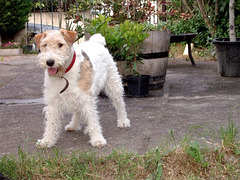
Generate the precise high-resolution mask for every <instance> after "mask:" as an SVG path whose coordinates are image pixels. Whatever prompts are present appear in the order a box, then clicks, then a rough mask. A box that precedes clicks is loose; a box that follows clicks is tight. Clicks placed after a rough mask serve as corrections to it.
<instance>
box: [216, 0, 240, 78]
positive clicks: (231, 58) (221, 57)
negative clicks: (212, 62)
mask: <svg viewBox="0 0 240 180" xmlns="http://www.w3.org/2000/svg"><path fill="white" fill-rule="evenodd" d="M234 7H235V2H234V0H230V2H229V35H230V38H216V39H214V40H213V44H215V46H216V56H217V62H218V72H219V73H220V75H221V76H232V77H234V76H240V38H236V33H235V17H234Z"/></svg>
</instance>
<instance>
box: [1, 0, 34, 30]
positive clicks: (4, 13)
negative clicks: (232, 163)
mask: <svg viewBox="0 0 240 180" xmlns="http://www.w3.org/2000/svg"><path fill="white" fill-rule="evenodd" d="M31 7H32V1H29V0H1V1H0V17H1V18H0V32H5V31H9V32H13V33H14V32H18V31H19V30H22V29H23V28H24V27H25V23H26V22H27V21H28V14H29V13H30V11H31Z"/></svg>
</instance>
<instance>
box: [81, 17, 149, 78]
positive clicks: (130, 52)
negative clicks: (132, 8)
mask: <svg viewBox="0 0 240 180" xmlns="http://www.w3.org/2000/svg"><path fill="white" fill-rule="evenodd" d="M110 21H111V18H110V17H108V18H106V17H105V16H99V18H96V19H93V20H92V22H91V23H90V24H88V25H86V32H88V33H90V34H91V35H93V34H96V33H101V34H102V35H103V36H104V37H105V39H106V42H107V47H108V49H109V51H110V53H111V54H112V55H113V57H114V59H115V60H126V65H127V69H128V70H129V71H131V73H132V75H134V76H137V75H140V74H139V73H138V68H137V67H138V64H139V63H142V62H141V59H140V57H139V54H140V53H141V46H142V43H143V41H144V40H145V39H146V38H147V37H148V33H147V28H146V27H145V26H144V25H143V24H139V23H137V22H133V21H129V20H126V21H124V22H123V23H121V24H116V25H115V26H109V23H110Z"/></svg>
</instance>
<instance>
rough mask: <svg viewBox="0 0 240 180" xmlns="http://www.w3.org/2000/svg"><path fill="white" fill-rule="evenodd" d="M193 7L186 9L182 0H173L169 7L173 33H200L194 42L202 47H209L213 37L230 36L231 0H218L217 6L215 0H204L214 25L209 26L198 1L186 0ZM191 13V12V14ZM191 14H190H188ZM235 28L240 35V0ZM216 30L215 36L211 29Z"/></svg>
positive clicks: (170, 25)
mask: <svg viewBox="0 0 240 180" xmlns="http://www.w3.org/2000/svg"><path fill="white" fill-rule="evenodd" d="M186 2H187V4H188V6H189V7H190V9H191V12H190V11H189V9H186V6H183V3H182V0H173V1H172V3H171V4H170V5H169V6H168V7H167V9H168V10H167V11H168V14H170V15H169V16H168V21H169V22H170V24H169V26H168V28H169V29H171V33H173V34H179V33H198V35H197V37H196V38H195V39H194V44H195V45H196V46H200V47H209V46H210V45H211V44H212V40H213V38H216V37H228V36H229V1H228V0H218V6H215V2H216V1H215V0H203V1H202V3H204V7H203V8H204V9H205V10H206V12H207V14H206V16H207V18H208V20H209V22H210V24H211V26H212V27H208V26H207V24H206V22H205V21H204V19H203V17H202V15H201V12H200V10H199V8H196V7H198V5H197V1H194V0H186ZM189 13H191V14H190V15H189ZM188 15H189V16H188ZM235 26H236V27H235V29H236V36H238V37H239V36H240V1H235ZM209 28H210V29H211V30H212V31H213V32H214V33H213V36H212V35H211V33H210V29H209Z"/></svg>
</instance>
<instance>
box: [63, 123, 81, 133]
mask: <svg viewBox="0 0 240 180" xmlns="http://www.w3.org/2000/svg"><path fill="white" fill-rule="evenodd" d="M80 130H81V126H79V127H75V126H72V125H71V124H68V125H66V126H65V131H67V132H73V131H80Z"/></svg>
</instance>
